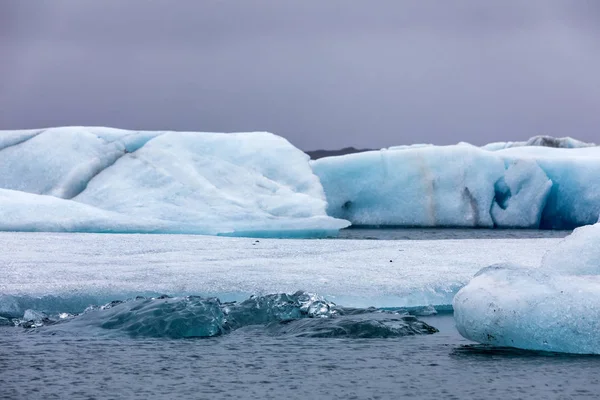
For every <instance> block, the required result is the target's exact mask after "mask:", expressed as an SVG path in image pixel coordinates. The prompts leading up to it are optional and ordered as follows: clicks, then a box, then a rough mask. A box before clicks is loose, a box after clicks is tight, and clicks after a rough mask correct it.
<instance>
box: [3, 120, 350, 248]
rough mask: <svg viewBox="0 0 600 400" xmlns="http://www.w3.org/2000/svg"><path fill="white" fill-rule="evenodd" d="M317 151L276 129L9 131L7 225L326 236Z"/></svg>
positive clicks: (335, 224) (329, 221) (336, 224)
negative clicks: (311, 157) (312, 154)
mask: <svg viewBox="0 0 600 400" xmlns="http://www.w3.org/2000/svg"><path fill="white" fill-rule="evenodd" d="M325 207H326V202H325V198H324V194H323V189H322V187H321V185H320V183H319V180H318V178H317V177H316V176H315V175H314V174H313V173H312V171H311V169H310V165H309V163H308V156H307V155H305V154H304V153H302V152H301V151H300V150H298V149H296V148H295V147H293V146H292V145H291V144H290V143H289V142H287V141H286V140H285V139H283V138H281V137H278V136H275V135H272V134H269V133H260V132H257V133H237V134H216V133H199V132H134V131H124V130H118V129H110V128H83V127H72V128H54V129H44V130H38V131H4V132H0V230H11V231H79V232H144V233H147V232H153V233H156V232H164V233H198V234H222V235H254V236H322V235H327V234H331V233H334V232H336V231H337V230H339V229H340V228H343V227H345V226H347V225H348V223H347V222H346V221H340V220H336V219H334V218H331V217H328V216H327V215H326V212H325Z"/></svg>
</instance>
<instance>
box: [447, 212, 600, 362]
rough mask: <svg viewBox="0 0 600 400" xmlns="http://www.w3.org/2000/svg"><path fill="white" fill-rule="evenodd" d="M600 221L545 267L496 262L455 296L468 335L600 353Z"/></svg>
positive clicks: (564, 245)
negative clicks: (499, 263) (497, 263)
mask: <svg viewBox="0 0 600 400" xmlns="http://www.w3.org/2000/svg"><path fill="white" fill-rule="evenodd" d="M599 244H600V224H596V225H594V226H588V227H584V228H579V229H577V230H576V231H575V232H574V233H573V234H572V235H571V236H569V237H567V238H566V239H565V240H564V241H563V242H561V243H560V244H559V245H558V246H556V247H555V248H553V249H552V250H551V251H549V252H548V253H547V254H546V256H545V257H544V260H543V262H542V265H541V266H540V267H539V268H533V269H532V268H525V267H522V266H518V265H494V266H492V267H488V268H485V269H483V270H481V271H480V272H478V273H477V274H476V276H475V277H474V278H473V279H472V280H471V281H470V282H469V284H468V285H466V286H465V287H464V288H463V289H461V290H460V291H459V292H458V294H457V295H456V297H455V298H454V303H453V304H454V317H455V320H456V325H457V328H458V330H459V332H460V333H461V334H462V335H463V336H464V337H466V338H468V339H471V340H474V341H477V342H480V343H485V344H493V345H496V346H510V347H518V348H523V349H529V350H545V351H555V352H566V353H580V354H590V353H593V354H600V333H599V332H600V274H599V273H600V257H599V255H600V253H599V250H598V249H599V248H600V245H599Z"/></svg>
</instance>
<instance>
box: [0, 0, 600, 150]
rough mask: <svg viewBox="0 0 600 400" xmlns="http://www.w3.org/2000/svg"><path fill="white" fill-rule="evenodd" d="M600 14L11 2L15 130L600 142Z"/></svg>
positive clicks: (551, 4) (243, 1)
mask: <svg viewBox="0 0 600 400" xmlns="http://www.w3.org/2000/svg"><path fill="white" fill-rule="evenodd" d="M599 71H600V1H597V0H573V1H571V0H564V1H560V0H519V1H513V0H503V1H500V0H498V1H480V0H472V1H466V0H465V1H459V0H454V1H450V0H436V1H433V0H431V1H427V0H419V1H418V0H414V1H413V0H374V1H366V0H363V1H359V0H355V1H353V0H297V1H288V0H272V1H266V0H265V1H260V0H235V1H233V0H232V1H225V0H221V1H217V0H178V1H166V0H165V1H158V0H156V1H152V0H146V1H142V0H103V1H92V0H72V1H67V0H38V1H22V0H2V1H0V129H17V128H39V127H48V126H58V125H105V126H114V127H121V128H131V129H173V130H201V131H250V130H267V131H271V132H274V133H277V134H279V135H282V136H285V137H287V138H288V139H289V140H290V141H291V142H292V143H294V144H295V145H297V146H298V147H300V148H303V149H316V148H339V147H344V146H350V145H352V146H356V147H381V146H388V145H395V144H407V143H416V142H432V143H437V144H448V143H456V142H458V141H469V142H472V143H475V144H483V143H486V142H489V141H497V140H517V139H525V138H528V137H529V136H533V135H536V134H550V135H554V136H565V135H570V136H574V137H576V138H579V139H582V140H587V141H596V142H600V72H599Z"/></svg>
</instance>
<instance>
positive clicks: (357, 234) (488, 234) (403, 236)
mask: <svg viewBox="0 0 600 400" xmlns="http://www.w3.org/2000/svg"><path fill="white" fill-rule="evenodd" d="M570 233H571V231H568V230H555V231H553V230H539V229H483V228H482V229H466V228H465V229H460V228H444V229H440V228H394V227H390V228H368V227H365V228H362V227H358V228H356V227H350V228H347V229H342V230H341V231H340V234H339V236H338V237H337V238H338V239H358V240H470V239H562V238H564V237H565V236H567V235H569V234H570Z"/></svg>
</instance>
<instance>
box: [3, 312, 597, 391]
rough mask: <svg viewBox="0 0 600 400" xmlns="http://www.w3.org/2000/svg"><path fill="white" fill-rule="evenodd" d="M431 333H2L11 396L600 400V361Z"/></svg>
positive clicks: (447, 327)
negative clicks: (149, 336) (178, 336)
mask: <svg viewBox="0 0 600 400" xmlns="http://www.w3.org/2000/svg"><path fill="white" fill-rule="evenodd" d="M422 319H423V320H425V321H426V322H428V323H429V324H431V325H434V326H436V327H437V328H438V329H440V332H439V333H437V334H433V335H422V336H411V337H402V338H394V339H385V340H384V339H355V340H349V339H315V338H289V337H272V336H268V335H266V334H265V333H264V330H262V329H256V328H246V329H241V330H238V331H235V332H233V333H231V334H230V335H226V336H223V337H220V338H213V339H188V340H158V339H157V340H143V339H121V340H109V339H99V338H91V337H69V336H59V335H56V336H45V335H41V334H39V333H26V331H24V330H22V329H15V328H0V349H2V350H1V351H0V397H2V398H14V399H54V398H56V399H63V398H66V399H79V398H82V399H92V398H96V399H156V398H173V399H176V398H182V399H192V398H198V399H226V398H256V399H271V398H272V399H281V398H287V399H319V398H323V399H329V398H332V399H392V398H394V399H397V398H419V399H420V398H423V399H433V398H437V399H464V398H469V399H572V398H598V395H599V393H600V377H599V376H598V370H599V368H600V358H599V357H593V356H569V355H556V354H542V353H533V352H522V351H517V350H505V349H489V348H485V347H482V346H479V345H474V344H472V343H469V342H468V341H466V340H465V339H462V338H461V337H460V336H459V335H458V333H457V332H456V330H455V329H454V323H453V319H452V316H451V315H442V316H435V317H422Z"/></svg>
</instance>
